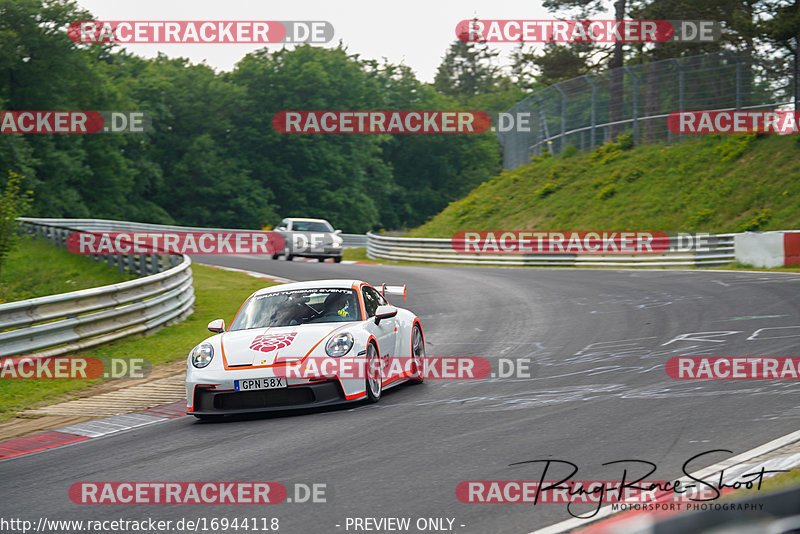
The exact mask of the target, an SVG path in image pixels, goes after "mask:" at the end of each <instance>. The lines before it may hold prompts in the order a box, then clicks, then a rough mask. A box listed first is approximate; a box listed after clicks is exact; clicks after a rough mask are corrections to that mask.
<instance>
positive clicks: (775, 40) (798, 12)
mask: <svg viewBox="0 0 800 534" xmlns="http://www.w3.org/2000/svg"><path fill="white" fill-rule="evenodd" d="M759 7H760V8H761V9H762V10H765V11H766V12H768V13H773V14H774V16H773V18H772V19H770V20H767V21H765V22H764V23H763V25H762V27H761V33H762V35H763V36H764V37H765V38H766V39H768V40H769V41H770V42H771V43H772V44H773V45H774V47H775V48H777V49H778V50H779V51H783V54H780V56H782V57H778V58H775V59H777V62H776V63H774V65H776V66H784V67H786V66H788V65H789V63H792V71H791V74H790V73H789V72H787V71H788V69H780V68H778V69H776V70H778V72H779V75H783V76H785V77H786V78H788V79H790V80H793V82H792V87H793V91H792V92H793V93H794V95H793V96H794V109H795V111H800V97H798V95H800V3H798V2H793V3H789V2H786V1H784V0H765V1H763V2H760V3H759ZM789 58H791V60H789Z"/></svg>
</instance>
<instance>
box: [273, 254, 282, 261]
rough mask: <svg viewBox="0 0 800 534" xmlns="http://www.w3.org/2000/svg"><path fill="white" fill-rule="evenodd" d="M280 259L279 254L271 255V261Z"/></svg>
mask: <svg viewBox="0 0 800 534" xmlns="http://www.w3.org/2000/svg"><path fill="white" fill-rule="evenodd" d="M280 257H281V255H280V254H273V255H272V259H273V260H277V259H278V258H280Z"/></svg>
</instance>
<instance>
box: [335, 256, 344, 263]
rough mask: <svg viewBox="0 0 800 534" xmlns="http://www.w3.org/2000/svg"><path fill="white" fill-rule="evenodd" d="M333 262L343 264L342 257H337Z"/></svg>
mask: <svg viewBox="0 0 800 534" xmlns="http://www.w3.org/2000/svg"><path fill="white" fill-rule="evenodd" d="M333 261H334V262H336V263H342V257H341V256H336V257H335V258H333Z"/></svg>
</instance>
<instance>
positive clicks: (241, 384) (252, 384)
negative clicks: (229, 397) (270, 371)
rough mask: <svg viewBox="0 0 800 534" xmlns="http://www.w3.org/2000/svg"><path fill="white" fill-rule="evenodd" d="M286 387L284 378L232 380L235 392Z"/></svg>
mask: <svg viewBox="0 0 800 534" xmlns="http://www.w3.org/2000/svg"><path fill="white" fill-rule="evenodd" d="M286 386H287V384H286V379H285V378H275V377H272V378H244V379H242V380H234V381H233V388H234V389H235V390H236V391H250V390H253V389H279V388H285V387H286Z"/></svg>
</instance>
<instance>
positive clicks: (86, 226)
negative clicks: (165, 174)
mask: <svg viewBox="0 0 800 534" xmlns="http://www.w3.org/2000/svg"><path fill="white" fill-rule="evenodd" d="M18 220H20V221H25V222H31V223H39V224H46V225H48V226H56V227H57V226H62V227H63V226H68V227H69V228H71V229H73V231H74V230H80V231H82V232H220V231H224V232H242V231H246V232H251V231H252V230H253V229H252V228H250V229H247V228H204V227H200V226H174V225H169V224H151V223H137V222H128V221H115V220H112V219H42V218H38V219H35V218H27V217H21V218H20V219H18ZM339 235H340V236H341V238H342V239H343V240H344V243H343V246H344V247H345V248H353V247H366V246H367V236H365V235H363V234H339Z"/></svg>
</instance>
